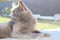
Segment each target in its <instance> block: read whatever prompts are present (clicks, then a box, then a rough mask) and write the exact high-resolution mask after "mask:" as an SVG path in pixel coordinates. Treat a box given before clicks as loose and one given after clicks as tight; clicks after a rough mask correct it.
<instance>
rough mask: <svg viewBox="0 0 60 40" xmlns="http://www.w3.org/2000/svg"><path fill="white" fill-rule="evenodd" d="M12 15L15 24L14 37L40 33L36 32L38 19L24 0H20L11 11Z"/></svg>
mask: <svg viewBox="0 0 60 40" xmlns="http://www.w3.org/2000/svg"><path fill="white" fill-rule="evenodd" d="M11 14H12V16H11V19H12V20H13V21H14V22H15V24H14V25H13V31H12V37H22V36H24V34H25V33H26V34H28V33H40V32H39V31H35V25H36V22H37V20H36V18H35V17H34V16H33V15H32V12H31V10H30V9H29V8H28V7H27V6H26V5H25V4H24V2H23V1H22V0H19V1H18V5H17V6H15V7H13V8H12V9H11ZM21 33H22V34H21ZM20 34H21V35H20ZM25 37H26V35H25Z"/></svg>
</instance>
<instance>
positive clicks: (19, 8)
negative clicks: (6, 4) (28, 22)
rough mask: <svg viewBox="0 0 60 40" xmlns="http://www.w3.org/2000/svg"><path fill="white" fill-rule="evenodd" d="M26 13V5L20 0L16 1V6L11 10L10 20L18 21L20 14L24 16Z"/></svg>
mask: <svg viewBox="0 0 60 40" xmlns="http://www.w3.org/2000/svg"><path fill="white" fill-rule="evenodd" d="M26 11H27V8H26V5H25V4H24V2H23V1H22V0H19V1H18V5H16V6H14V7H13V8H12V9H11V14H12V15H11V18H12V19H14V20H19V19H20V17H21V16H22V14H24V13H25V12H26Z"/></svg>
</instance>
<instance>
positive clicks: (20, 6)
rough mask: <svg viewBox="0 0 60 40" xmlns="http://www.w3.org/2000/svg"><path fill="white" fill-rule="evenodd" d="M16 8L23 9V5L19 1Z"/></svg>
mask: <svg viewBox="0 0 60 40" xmlns="http://www.w3.org/2000/svg"><path fill="white" fill-rule="evenodd" d="M18 6H19V8H20V9H21V10H22V9H23V8H24V4H23V2H22V1H21V0H19V1H18Z"/></svg>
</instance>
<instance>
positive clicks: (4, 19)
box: [0, 16, 10, 23]
mask: <svg viewBox="0 0 60 40" xmlns="http://www.w3.org/2000/svg"><path fill="white" fill-rule="evenodd" d="M9 20H10V19H9V18H7V17H2V16H0V23H5V22H8V21H9Z"/></svg>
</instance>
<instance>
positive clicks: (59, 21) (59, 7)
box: [0, 0, 60, 30]
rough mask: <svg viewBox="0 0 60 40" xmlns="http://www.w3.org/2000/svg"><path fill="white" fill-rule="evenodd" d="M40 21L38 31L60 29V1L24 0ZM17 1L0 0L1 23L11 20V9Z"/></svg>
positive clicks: (37, 26)
mask: <svg viewBox="0 0 60 40" xmlns="http://www.w3.org/2000/svg"><path fill="white" fill-rule="evenodd" d="M23 2H24V3H25V4H26V6H27V7H28V8H30V9H31V11H32V12H33V16H35V17H36V18H37V20H38V22H37V25H36V29H37V30H45V29H54V28H60V0H23ZM16 5H17V0H0V23H5V22H7V21H9V20H10V16H11V15H10V14H11V12H10V9H11V8H12V6H16Z"/></svg>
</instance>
